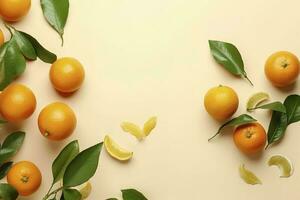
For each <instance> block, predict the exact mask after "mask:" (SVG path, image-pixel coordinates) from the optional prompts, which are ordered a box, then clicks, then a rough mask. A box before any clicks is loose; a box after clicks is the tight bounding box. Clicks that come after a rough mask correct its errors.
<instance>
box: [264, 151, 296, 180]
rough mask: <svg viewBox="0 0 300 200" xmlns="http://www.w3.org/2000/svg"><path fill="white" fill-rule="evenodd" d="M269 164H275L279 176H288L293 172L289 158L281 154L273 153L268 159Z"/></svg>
mask: <svg viewBox="0 0 300 200" xmlns="http://www.w3.org/2000/svg"><path fill="white" fill-rule="evenodd" d="M268 165H269V166H274V165H275V166H277V167H278V168H279V170H280V173H281V175H280V177H290V176H291V175H292V173H293V165H292V163H291V161H290V160H289V159H287V158H286V157H284V156H281V155H274V156H272V157H271V158H269V160H268Z"/></svg>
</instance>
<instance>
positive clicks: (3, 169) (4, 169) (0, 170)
mask: <svg viewBox="0 0 300 200" xmlns="http://www.w3.org/2000/svg"><path fill="white" fill-rule="evenodd" d="M12 164H13V162H6V163H4V164H3V165H1V166H0V179H3V178H4V177H5V176H6V174H7V173H8V171H9V170H10V168H11V167H12Z"/></svg>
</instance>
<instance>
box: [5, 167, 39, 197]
mask: <svg viewBox="0 0 300 200" xmlns="http://www.w3.org/2000/svg"><path fill="white" fill-rule="evenodd" d="M7 182H8V184H10V185H11V186H13V187H14V188H15V189H16V190H17V191H18V193H19V194H20V195H21V196H29V195H31V194H32V193H34V192H35V191H37V190H38V188H39V187H40V185H41V182H42V174H41V172H40V170H39V169H38V167H37V166H36V165H35V164H33V163H32V162H29V161H21V162H18V163H16V164H14V165H13V166H12V168H11V169H10V170H9V171H8V174H7Z"/></svg>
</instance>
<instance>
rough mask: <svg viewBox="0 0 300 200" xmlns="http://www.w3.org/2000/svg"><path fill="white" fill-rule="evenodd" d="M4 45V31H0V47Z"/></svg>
mask: <svg viewBox="0 0 300 200" xmlns="http://www.w3.org/2000/svg"><path fill="white" fill-rule="evenodd" d="M3 43H4V34H3V32H2V30H1V29H0V46H1V45H2V44H3Z"/></svg>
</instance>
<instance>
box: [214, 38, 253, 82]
mask: <svg viewBox="0 0 300 200" xmlns="http://www.w3.org/2000/svg"><path fill="white" fill-rule="evenodd" d="M209 47H210V51H211V53H212V55H213V57H214V59H215V60H216V61H217V62H218V63H219V64H220V65H222V66H223V67H224V68H225V69H226V70H227V71H229V72H230V73H232V74H234V75H236V76H241V77H244V78H245V79H247V80H248V81H249V82H250V84H251V85H253V84H252V82H251V81H250V80H249V78H248V76H247V73H246V71H245V70H244V62H243V59H242V56H241V54H240V52H239V51H238V49H237V48H236V47H235V46H234V45H233V44H230V43H227V42H222V41H216V40H209Z"/></svg>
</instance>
